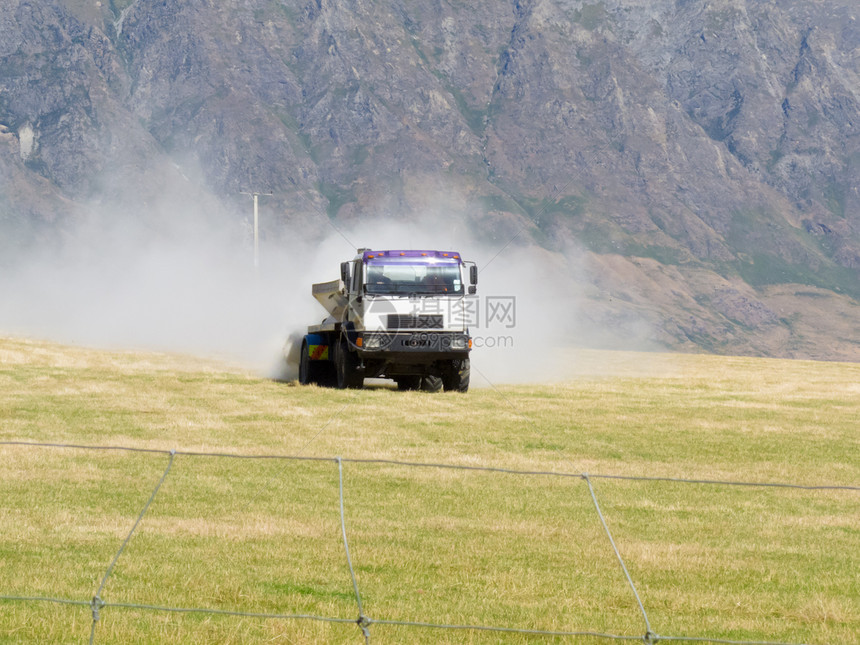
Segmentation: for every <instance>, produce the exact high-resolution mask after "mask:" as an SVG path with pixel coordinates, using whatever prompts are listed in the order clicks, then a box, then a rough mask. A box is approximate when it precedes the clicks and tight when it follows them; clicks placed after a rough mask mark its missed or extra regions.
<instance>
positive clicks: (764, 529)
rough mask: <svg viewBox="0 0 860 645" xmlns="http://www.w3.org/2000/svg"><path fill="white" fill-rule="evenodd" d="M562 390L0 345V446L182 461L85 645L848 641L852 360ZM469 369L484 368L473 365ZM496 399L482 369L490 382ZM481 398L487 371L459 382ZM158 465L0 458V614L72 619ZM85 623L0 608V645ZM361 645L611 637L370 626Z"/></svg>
mask: <svg viewBox="0 0 860 645" xmlns="http://www.w3.org/2000/svg"><path fill="white" fill-rule="evenodd" d="M570 360H571V362H572V364H574V365H576V372H577V373H578V374H579V376H578V377H577V378H575V379H573V380H570V381H569V382H564V383H557V384H544V385H528V386H522V385H520V386H502V385H498V384H492V385H487V386H485V387H481V388H475V389H473V390H472V391H471V392H469V393H468V394H466V395H459V394H436V395H433V394H425V393H420V392H397V391H393V390H391V389H388V388H385V387H376V388H372V389H366V390H361V391H338V390H327V389H322V388H317V387H298V386H295V385H290V384H283V383H275V382H272V381H268V380H265V379H261V378H258V377H257V376H255V375H254V374H251V373H248V372H246V371H243V370H241V369H234V368H231V367H229V366H225V365H223V364H220V363H216V362H212V361H204V360H199V359H194V358H188V357H182V356H173V355H162V354H146V353H135V352H105V351H95V350H87V349H81V348H70V347H63V346H58V345H54V344H50V343H44V342H35V341H28V340H21V339H11V338H6V339H0V441H5V442H13V441H23V442H48V443H64V444H80V445H92V446H95V445H98V446H124V447H130V448H131V447H133V448H146V449H157V450H172V449H175V450H179V451H185V452H190V451H198V452H217V453H229V454H236V455H293V456H303V457H325V458H329V459H328V460H327V461H297V460H279V459H231V458H227V457H218V456H199V455H189V454H178V455H176V456H175V458H174V459H173V461H172V464H171V466H170V470H169V472H168V473H167V476H166V477H165V478H164V482H163V485H162V486H161V488H160V489H159V490H158V493H157V495H155V497H154V499H153V502H152V504H151V506H150V507H149V508H148V510H147V512H146V514H145V515H144V517H143V519H142V521H141V523H140V524H139V526H138V527H137V529H136V530H135V531H134V534H133V536H132V538H131V540H129V542H128V544H127V546H126V548H125V550H124V551H123V552H122V554H121V556H120V557H119V559H118V560H117V562H116V565H115V567H114V568H113V569H112V571H111V575H110V577H109V578H108V579H107V581H106V582H105V584H104V588H103V590H102V593H101V599H102V600H103V601H104V602H106V603H108V606H106V607H104V608H103V609H102V610H101V612H100V620H99V621H98V623H97V626H96V630H95V642H96V643H129V642H134V643H213V642H218V643H251V642H260V643H323V642H324V643H360V642H364V638H363V636H362V634H361V631H360V630H359V628H358V627H357V626H356V625H355V624H348V623H346V624H341V623H333V622H323V621H317V620H309V619H294V618H259V617H249V616H235V615H218V614H212V613H202V612H187V613H179V612H168V611H161V610H150V609H144V608H140V607H137V608H135V607H120V606H115V605H117V604H129V605H151V606H158V607H173V608H186V609H187V608H201V609H213V610H223V611H237V612H248V613H263V614H282V615H283V614H289V615H293V614H307V615H314V616H321V617H331V618H340V619H345V620H355V619H356V617H357V616H358V609H357V605H356V599H355V594H354V591H353V584H352V580H351V577H350V573H349V569H348V567H347V562H346V556H345V551H344V545H343V538H342V535H341V520H340V509H339V502H340V498H339V494H338V489H339V475H338V466H337V464H336V463H335V461H334V460H333V458H334V457H335V456H342V457H343V458H344V459H345V460H346V461H344V463H343V484H344V505H345V523H346V528H347V533H348V536H349V546H350V551H351V556H352V561H353V565H354V569H355V574H356V579H357V584H358V587H359V590H360V592H361V598H362V603H363V607H364V613H365V614H366V615H367V616H369V617H370V618H371V619H373V620H388V621H407V622H410V621H411V622H423V623H432V624H458V625H483V626H495V627H507V628H515V629H524V630H547V631H563V632H568V631H583V632H594V633H607V634H613V635H618V636H628V637H631V638H636V637H638V638H640V642H641V637H642V635H643V634H644V633H645V631H646V627H645V622H644V618H643V615H642V612H641V611H640V609H639V607H638V605H637V602H636V599H635V597H634V595H633V592H632V591H631V588H630V586H629V584H628V583H627V580H626V578H625V576H624V573H623V571H622V569H621V567H620V565H619V562H618V559H617V558H616V556H615V553H614V552H613V549H612V546H611V544H610V542H609V538H608V537H607V534H606V531H605V530H604V528H603V526H602V524H601V521H600V518H599V516H598V514H597V512H596V510H595V504H594V501H593V499H592V496H591V493H590V491H589V485H588V483H587V482H586V481H585V480H584V479H583V478H581V477H557V476H551V475H524V474H509V473H500V472H489V471H474V470H457V469H449V468H445V469H443V468H435V467H414V466H407V465H403V464H392V463H360V462H357V461H351V460H359V459H368V460H371V459H383V460H398V461H406V462H424V463H426V462H433V463H440V464H449V465H460V466H488V467H495V468H502V469H515V470H520V471H552V472H555V473H571V474H579V473H583V472H587V473H589V474H590V475H591V479H590V482H591V485H592V486H593V490H594V494H595V497H596V499H597V500H598V502H599V505H600V509H601V511H602V513H603V515H604V517H605V521H606V524H607V526H608V528H609V530H610V531H611V533H612V536H613V538H614V540H615V543H616V545H617V547H618V550H619V552H620V554H621V556H622V557H623V559H624V562H625V563H626V566H627V569H628V570H629V573H630V576H631V579H632V580H633V582H634V584H635V586H636V589H637V591H638V593H639V596H640V597H641V600H642V604H643V606H644V608H645V611H646V612H647V617H648V620H649V621H650V624H651V628H652V630H653V631H654V632H656V633H657V634H660V635H664V636H675V637H681V636H683V637H690V638H701V639H708V638H709V639H723V640H735V641H771V642H780V643H815V644H824V643H828V644H829V643H834V644H842V643H860V573H858V572H860V490H856V489H854V490H844V489H823V490H821V489H819V490H808V489H801V488H787V487H759V486H757V487H750V486H733V485H726V484H715V483H689V482H679V481H667V480H665V479H662V480H660V479H656V480H638V479H608V478H606V477H605V476H608V475H614V476H629V477H644V478H680V479H695V480H719V481H726V482H729V481H731V482H759V483H785V484H797V485H803V486H844V487H858V486H860V428H858V420H860V365H853V364H835V363H814V362H801V361H776V360H763V359H748V358H724V357H710V356H688V355H665V354H632V353H629V354H628V353H613V352H571V353H570ZM477 368H478V369H480V365H477ZM484 376H485V377H487V378H489V379H490V380H492V378H493V375H492V374H484ZM473 378H474V380H475V381H476V382H479V381H480V380H481V379H480V378H478V377H477V375H476V376H475V377H473ZM169 462H170V457H169V456H168V455H167V454H161V453H141V452H128V451H118V450H100V451H94V450H83V449H72V448H56V447H41V446H39V447H37V446H26V445H10V444H8V443H7V444H3V445H0V596H7V597H8V596H20V597H51V598H57V599H64V600H70V601H78V602H84V603H87V602H89V601H90V599H91V598H92V597H93V595H94V594H95V592H96V590H97V589H98V588H99V585H100V584H101V583H102V580H103V578H104V576H105V573H106V572H107V569H108V566H109V564H110V563H111V561H112V560H113V558H114V556H115V555H116V554H117V552H118V550H119V548H120V545H121V544H122V542H123V540H124V539H125V538H126V536H127V535H128V534H129V531H131V529H132V526H133V525H134V522H135V520H136V519H137V518H138V515H139V514H140V513H141V510H142V509H143V508H144V505H145V504H146V502H147V500H148V499H149V497H150V495H151V494H152V492H153V490H154V488H155V487H156V484H157V483H158V482H159V480H160V479H161V478H162V476H163V475H164V473H165V470H166V469H167V467H168V463H169ZM91 625H92V614H91V611H90V608H89V607H87V606H84V605H74V604H60V603H53V602H38V601H23V600H9V599H6V600H0V643H33V642H42V643H81V642H87V640H88V638H89V636H90V629H91ZM370 633H371V635H372V641H371V642H374V643H482V644H483V643H533V642H534V643H536V642H541V643H543V642H558V643H573V642H589V643H592V642H614V641H609V640H605V639H602V638H600V637H598V636H579V637H575V636H567V637H561V636H559V637H554V638H551V637H547V636H529V635H526V634H517V633H507V632H498V631H479V630H456V631H454V630H442V629H435V628H430V627H414V626H397V625H387V624H379V623H375V624H371V626H370Z"/></svg>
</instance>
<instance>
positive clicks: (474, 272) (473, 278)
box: [469, 264, 478, 284]
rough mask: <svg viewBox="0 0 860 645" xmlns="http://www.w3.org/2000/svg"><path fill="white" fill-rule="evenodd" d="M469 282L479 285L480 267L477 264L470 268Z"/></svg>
mask: <svg viewBox="0 0 860 645" xmlns="http://www.w3.org/2000/svg"><path fill="white" fill-rule="evenodd" d="M469 282H471V283H472V284H478V266H477V265H475V264H473V265H472V266H470V267H469Z"/></svg>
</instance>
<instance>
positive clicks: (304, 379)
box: [299, 340, 313, 385]
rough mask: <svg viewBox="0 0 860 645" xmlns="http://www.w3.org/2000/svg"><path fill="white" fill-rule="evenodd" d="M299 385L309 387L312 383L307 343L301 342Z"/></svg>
mask: <svg viewBox="0 0 860 645" xmlns="http://www.w3.org/2000/svg"><path fill="white" fill-rule="evenodd" d="M299 383H301V384H302V385H310V384H311V383H313V379H312V378H311V359H310V357H309V356H308V341H306V340H303V341H302V353H301V355H300V358H299Z"/></svg>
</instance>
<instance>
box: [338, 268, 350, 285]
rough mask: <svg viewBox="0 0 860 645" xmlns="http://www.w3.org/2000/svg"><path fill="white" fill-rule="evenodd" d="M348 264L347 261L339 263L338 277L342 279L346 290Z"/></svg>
mask: <svg viewBox="0 0 860 645" xmlns="http://www.w3.org/2000/svg"><path fill="white" fill-rule="evenodd" d="M349 264H350V263H349V262H341V263H340V279H341V280H343V284H344V285H345V286H346V290H347V291H349Z"/></svg>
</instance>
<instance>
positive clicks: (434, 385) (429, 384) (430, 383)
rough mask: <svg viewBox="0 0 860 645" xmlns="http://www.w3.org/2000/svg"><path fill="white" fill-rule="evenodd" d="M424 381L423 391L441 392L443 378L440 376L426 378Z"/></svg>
mask: <svg viewBox="0 0 860 645" xmlns="http://www.w3.org/2000/svg"><path fill="white" fill-rule="evenodd" d="M421 381H422V387H421V389H422V390H424V391H425V392H440V391H441V390H442V378H441V377H439V376H430V375H428V376H425V377H424V378H423V379H421Z"/></svg>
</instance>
